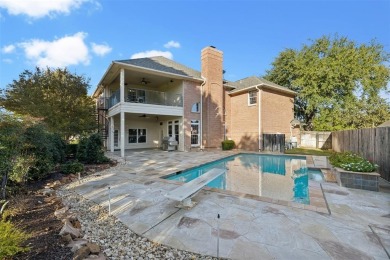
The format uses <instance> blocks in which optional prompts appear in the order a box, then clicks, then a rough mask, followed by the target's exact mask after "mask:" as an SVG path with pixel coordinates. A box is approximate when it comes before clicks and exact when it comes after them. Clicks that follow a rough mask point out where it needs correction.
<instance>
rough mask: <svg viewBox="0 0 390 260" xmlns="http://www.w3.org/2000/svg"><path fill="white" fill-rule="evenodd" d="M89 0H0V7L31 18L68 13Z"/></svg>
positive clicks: (10, 12) (13, 13)
mask: <svg viewBox="0 0 390 260" xmlns="http://www.w3.org/2000/svg"><path fill="white" fill-rule="evenodd" d="M89 1H91V0H0V8H4V9H7V11H8V13H9V14H11V15H27V16H29V17H31V18H35V19H37V18H42V17H45V16H51V17H52V16H55V15H56V14H69V13H70V11H71V10H72V9H77V8H79V7H80V6H81V5H82V4H83V3H84V2H89Z"/></svg>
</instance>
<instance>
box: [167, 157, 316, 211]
mask: <svg viewBox="0 0 390 260" xmlns="http://www.w3.org/2000/svg"><path fill="white" fill-rule="evenodd" d="M214 168H219V169H226V173H225V174H223V175H221V176H219V177H218V178H217V179H215V180H213V181H212V182H210V183H208V185H207V186H208V187H212V188H217V189H223V190H231V191H236V192H242V193H246V194H252V195H257V196H264V197H269V198H274V199H279V200H285V201H295V202H299V203H304V204H309V203H310V199H309V188H308V182H309V179H313V180H316V181H321V180H322V179H323V176H322V173H321V171H319V170H308V168H307V167H306V157H301V156H284V155H259V154H238V155H235V156H231V157H227V158H225V159H221V160H218V161H214V162H211V163H208V164H205V165H202V166H199V167H196V168H192V169H190V170H186V171H183V172H181V173H178V174H176V175H171V176H169V177H167V179H169V180H175V181H180V182H189V181H191V180H193V179H195V178H197V177H199V176H200V175H202V174H204V173H206V172H207V171H209V170H211V169H214Z"/></svg>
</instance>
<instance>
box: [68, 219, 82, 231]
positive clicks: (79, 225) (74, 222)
mask: <svg viewBox="0 0 390 260" xmlns="http://www.w3.org/2000/svg"><path fill="white" fill-rule="evenodd" d="M70 221H71V223H72V224H73V226H74V227H75V228H78V229H81V224H80V221H78V220H77V219H75V220H70Z"/></svg>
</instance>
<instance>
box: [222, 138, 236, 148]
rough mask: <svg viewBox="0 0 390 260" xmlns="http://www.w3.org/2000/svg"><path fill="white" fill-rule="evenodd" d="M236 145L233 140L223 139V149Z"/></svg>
mask: <svg viewBox="0 0 390 260" xmlns="http://www.w3.org/2000/svg"><path fill="white" fill-rule="evenodd" d="M234 146H235V143H234V141H233V140H225V141H222V150H231V149H233V148H234Z"/></svg>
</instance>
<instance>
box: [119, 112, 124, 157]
mask: <svg viewBox="0 0 390 260" xmlns="http://www.w3.org/2000/svg"><path fill="white" fill-rule="evenodd" d="M120 126H121V130H120V132H121V157H125V113H124V112H121V122H120Z"/></svg>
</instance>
